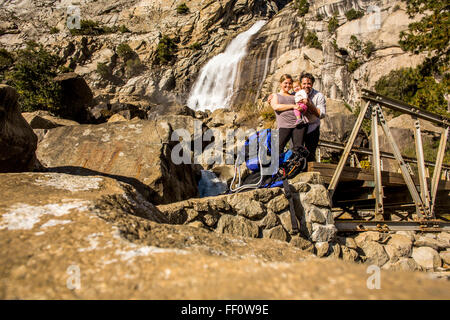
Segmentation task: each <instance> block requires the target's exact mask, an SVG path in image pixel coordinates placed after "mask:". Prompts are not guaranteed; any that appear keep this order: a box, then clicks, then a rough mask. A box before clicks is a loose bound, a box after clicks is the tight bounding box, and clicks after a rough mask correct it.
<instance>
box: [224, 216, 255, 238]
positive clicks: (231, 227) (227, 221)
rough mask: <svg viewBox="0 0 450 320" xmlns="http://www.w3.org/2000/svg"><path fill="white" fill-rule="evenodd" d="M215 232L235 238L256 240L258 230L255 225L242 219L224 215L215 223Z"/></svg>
mask: <svg viewBox="0 0 450 320" xmlns="http://www.w3.org/2000/svg"><path fill="white" fill-rule="evenodd" d="M216 232H218V233H228V234H233V235H235V236H241V237H249V238H257V237H258V235H259V228H258V226H257V225H256V223H254V222H252V221H250V220H248V219H246V218H244V217H242V216H233V215H229V214H224V215H223V216H222V217H221V218H220V220H219V222H218V223H217V228H216Z"/></svg>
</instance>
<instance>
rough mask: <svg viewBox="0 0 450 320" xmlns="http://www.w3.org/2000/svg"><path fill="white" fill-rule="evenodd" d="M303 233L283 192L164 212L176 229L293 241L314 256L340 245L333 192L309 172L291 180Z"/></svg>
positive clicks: (175, 206)
mask: <svg viewBox="0 0 450 320" xmlns="http://www.w3.org/2000/svg"><path fill="white" fill-rule="evenodd" d="M290 185H291V188H292V191H293V195H294V196H293V198H294V205H295V213H296V219H297V222H298V225H299V226H300V232H299V233H296V232H294V230H293V229H292V223H291V215H290V211H289V201H288V200H287V198H286V196H285V195H284V192H283V189H282V188H271V189H256V190H251V191H247V192H241V193H237V194H229V195H222V196H217V197H207V198H201V199H189V200H186V201H181V202H177V203H172V204H168V205H160V206H158V209H159V210H160V211H162V212H163V213H165V214H166V215H167V217H168V220H169V222H170V223H173V224H185V225H191V226H197V227H203V228H207V229H210V230H214V231H215V232H218V233H228V234H233V235H236V236H243V237H251V238H271V239H277V240H281V241H287V242H290V243H292V244H293V245H295V246H297V247H300V248H302V249H304V250H307V251H310V252H314V251H315V249H314V243H316V245H318V246H322V244H323V243H329V242H331V241H333V240H334V239H335V236H336V232H337V229H336V227H335V226H334V220H333V215H332V213H331V207H330V202H329V200H328V195H327V190H326V188H325V187H324V186H323V184H321V180H320V175H319V174H318V173H314V172H306V173H302V174H300V175H298V176H297V177H296V178H295V179H293V180H290Z"/></svg>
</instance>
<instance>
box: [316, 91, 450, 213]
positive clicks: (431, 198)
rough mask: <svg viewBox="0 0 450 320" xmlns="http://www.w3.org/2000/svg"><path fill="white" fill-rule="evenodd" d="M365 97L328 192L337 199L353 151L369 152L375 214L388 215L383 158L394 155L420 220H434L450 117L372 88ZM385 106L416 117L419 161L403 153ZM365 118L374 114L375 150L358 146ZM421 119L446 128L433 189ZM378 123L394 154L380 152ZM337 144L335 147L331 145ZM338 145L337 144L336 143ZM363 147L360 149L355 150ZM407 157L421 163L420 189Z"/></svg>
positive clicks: (372, 129)
mask: <svg viewBox="0 0 450 320" xmlns="http://www.w3.org/2000/svg"><path fill="white" fill-rule="evenodd" d="M361 99H362V100H363V101H364V102H365V104H363V105H364V107H363V108H362V109H361V110H360V113H359V116H358V118H357V119H356V123H355V125H354V127H353V130H352V133H351V135H350V137H349V140H348V141H347V143H346V144H345V146H344V147H343V153H342V155H341V158H340V160H339V163H338V165H337V167H336V171H335V172H334V175H333V177H332V179H331V182H330V184H329V186H328V194H329V197H330V199H332V198H333V194H334V192H335V190H336V187H337V184H338V182H339V178H340V176H341V173H342V170H343V168H344V165H345V163H346V161H347V159H348V157H349V155H350V153H351V152H352V151H359V152H366V153H367V154H370V155H371V156H372V168H373V171H374V180H375V191H374V196H375V217H376V218H378V219H380V220H382V217H383V214H384V207H383V197H384V194H383V186H382V184H381V170H382V168H381V158H382V157H387V158H391V159H392V157H393V158H394V159H395V160H396V161H397V163H398V165H399V167H400V171H401V174H402V176H403V179H404V180H405V183H406V185H407V187H408V191H409V193H410V194H411V197H412V199H413V201H414V204H415V207H416V213H417V215H418V217H419V218H420V219H434V218H435V214H434V211H435V204H436V195H437V188H438V184H439V180H440V176H441V172H442V168H443V167H444V169H445V170H448V169H449V168H448V167H449V166H447V165H444V164H443V160H444V155H445V148H446V145H447V138H448V132H449V124H450V119H449V118H447V117H445V116H442V115H438V114H434V113H432V112H429V111H426V110H423V109H420V108H417V107H415V106H411V105H409V104H406V103H404V102H401V101H398V100H395V99H391V98H388V97H385V96H382V95H380V94H377V93H375V92H372V91H369V90H365V89H363V90H362V95H361ZM382 107H386V108H389V109H391V110H395V111H400V112H401V113H406V114H409V115H411V116H412V118H413V119H414V140H415V147H416V157H417V159H416V160H415V161H412V160H413V159H405V157H404V156H403V155H402V154H401V152H400V148H399V147H398V145H397V143H396V142H395V140H394V138H393V135H392V133H391V131H390V129H389V126H388V125H387V121H386V119H385V117H384V113H383V110H382ZM365 117H370V119H371V123H372V126H371V136H372V150H370V149H365V150H361V149H360V148H354V147H353V144H354V142H355V139H356V137H357V135H358V132H359V130H360V128H361V125H362V123H363V120H364V118H365ZM419 119H423V120H426V121H430V122H433V123H434V124H436V125H438V126H439V127H442V128H443V132H442V134H441V140H440V144H439V149H438V153H437V158H436V163H435V164H434V167H435V169H434V172H433V177H432V179H431V186H430V188H429V186H428V184H427V179H426V166H425V165H426V164H428V165H430V163H429V162H426V161H425V158H424V152H423V145H422V136H421V128H420V122H419ZM378 124H380V125H381V128H382V130H383V132H384V135H385V136H386V138H387V141H388V142H389V144H390V146H391V148H392V150H393V154H388V153H384V152H381V151H380V144H379V137H378V131H379V130H378ZM320 144H321V145H322V146H326V147H330V143H329V142H324V141H321V143H320ZM331 147H333V146H331ZM335 147H336V146H335ZM355 149H359V150H355ZM407 160H408V161H409V162H415V163H416V164H417V170H418V176H419V177H418V178H419V189H417V188H416V185H415V183H414V181H413V179H412V177H411V175H412V172H411V168H410V167H409V165H408V164H407Z"/></svg>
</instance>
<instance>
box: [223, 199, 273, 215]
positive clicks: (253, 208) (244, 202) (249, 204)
mask: <svg viewBox="0 0 450 320" xmlns="http://www.w3.org/2000/svg"><path fill="white" fill-rule="evenodd" d="M229 203H230V205H231V206H232V207H233V209H234V211H235V212H236V213H237V214H238V215H241V216H243V217H246V218H249V219H252V220H255V219H261V218H262V217H264V215H265V213H266V211H265V210H264V207H263V206H262V205H261V203H260V202H259V201H256V200H253V199H251V198H249V197H245V196H244V197H243V196H241V195H239V194H236V195H233V196H231V197H230V199H229Z"/></svg>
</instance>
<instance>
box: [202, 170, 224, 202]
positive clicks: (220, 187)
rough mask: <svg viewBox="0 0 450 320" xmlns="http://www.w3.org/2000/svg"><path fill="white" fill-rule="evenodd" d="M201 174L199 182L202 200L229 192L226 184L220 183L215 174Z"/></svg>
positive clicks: (209, 172) (205, 171)
mask: <svg viewBox="0 0 450 320" xmlns="http://www.w3.org/2000/svg"><path fill="white" fill-rule="evenodd" d="M201 173H202V176H201V178H200V181H199V182H198V191H199V193H200V198H203V197H210V196H217V195H219V194H222V193H224V192H225V191H227V185H226V183H224V182H222V181H220V180H219V178H217V176H216V174H215V173H214V172H212V171H208V170H202V171H201Z"/></svg>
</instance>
